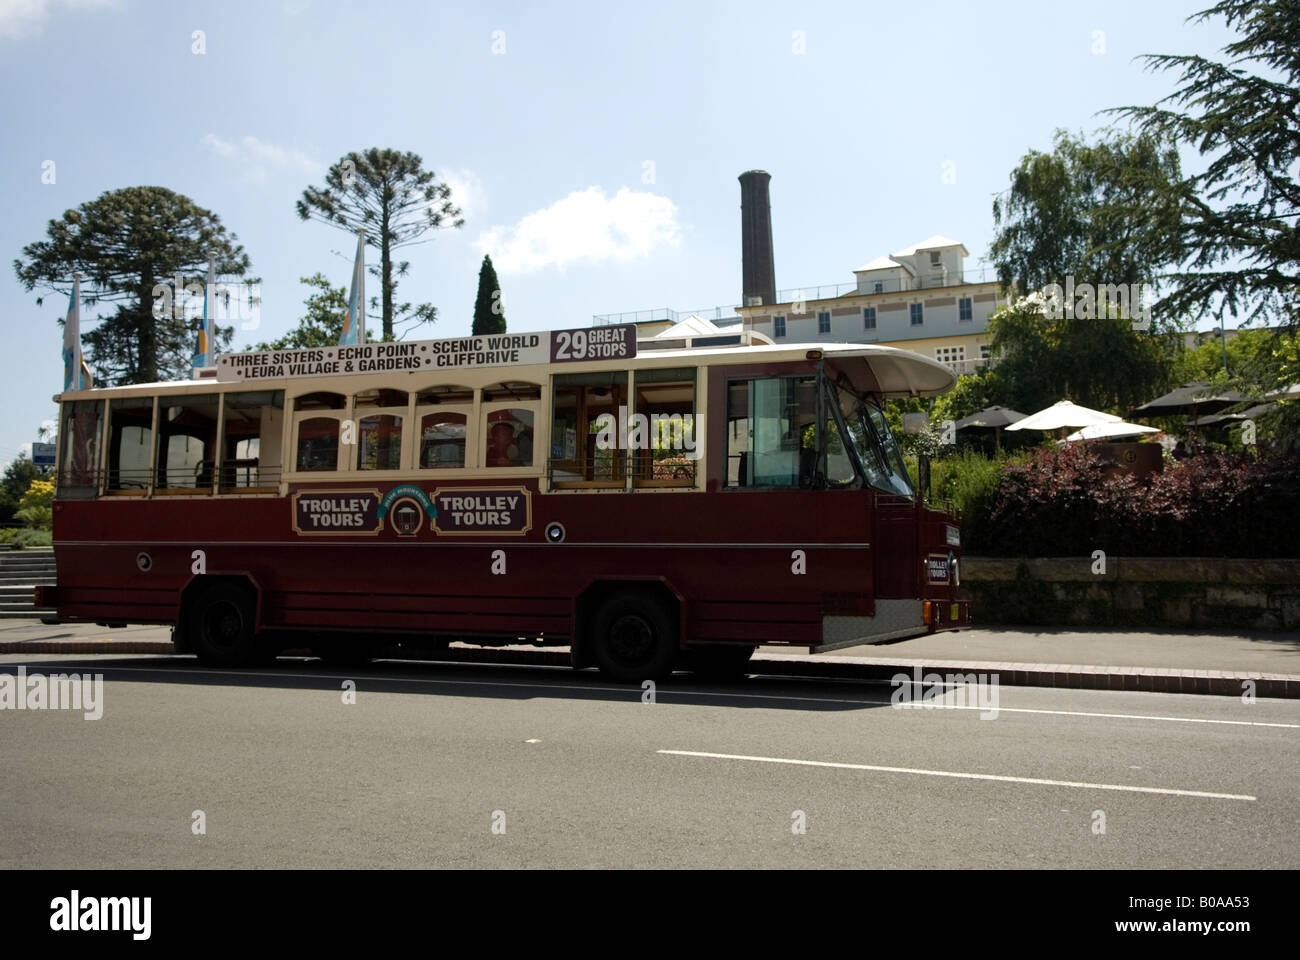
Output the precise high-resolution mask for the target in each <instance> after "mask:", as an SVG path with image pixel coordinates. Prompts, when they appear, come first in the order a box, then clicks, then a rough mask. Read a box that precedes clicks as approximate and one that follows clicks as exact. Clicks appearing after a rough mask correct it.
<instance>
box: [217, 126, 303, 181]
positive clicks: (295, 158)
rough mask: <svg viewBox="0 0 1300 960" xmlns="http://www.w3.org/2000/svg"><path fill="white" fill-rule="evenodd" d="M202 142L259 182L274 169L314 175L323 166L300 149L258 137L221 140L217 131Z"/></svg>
mask: <svg viewBox="0 0 1300 960" xmlns="http://www.w3.org/2000/svg"><path fill="white" fill-rule="evenodd" d="M200 142H201V143H202V144H203V145H204V146H205V147H207V148H208V149H209V150H211V151H212V152H213V153H215V154H216V155H217V156H219V157H221V158H222V159H225V160H229V161H231V163H233V164H235V165H237V166H240V167H241V168H243V171H244V173H245V174H247V176H248V177H249V179H251V180H255V181H257V182H259V183H260V182H262V181H264V180H266V177H267V174H268V172H270V171H272V170H275V171H280V170H289V171H291V172H295V173H303V174H307V175H308V176H312V175H315V174H316V173H318V172H320V170H321V169H322V166H323V165H322V164H320V163H317V162H316V161H315V160H313V159H312V158H311V157H309V156H307V155H306V154H305V153H303V152H302V151H301V150H294V149H291V148H289V147H277V146H276V145H275V144H273V143H267V142H266V141H265V140H259V139H257V137H251V136H250V137H241V138H240V139H239V140H237V141H236V140H222V139H221V138H220V137H218V136H217V135H216V134H215V133H208V134H205V135H204V136H203V139H202V140H201V141H200Z"/></svg>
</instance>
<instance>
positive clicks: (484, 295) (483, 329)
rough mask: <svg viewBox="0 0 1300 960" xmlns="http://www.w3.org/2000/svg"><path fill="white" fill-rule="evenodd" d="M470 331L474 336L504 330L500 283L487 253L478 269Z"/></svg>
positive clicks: (504, 313)
mask: <svg viewBox="0 0 1300 960" xmlns="http://www.w3.org/2000/svg"><path fill="white" fill-rule="evenodd" d="M471 332H472V333H473V334H474V335H475V336H478V335H479V334H483V333H505V332H506V310H505V307H504V306H503V305H502V303H501V284H500V283H499V282H498V281H497V271H496V268H495V267H494V266H492V258H491V257H490V256H488V255H487V254H484V255H483V265H482V266H481V267H479V269H478V296H477V297H476V298H475V299H474V326H473V329H472V330H471Z"/></svg>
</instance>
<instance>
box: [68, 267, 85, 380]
mask: <svg viewBox="0 0 1300 960" xmlns="http://www.w3.org/2000/svg"><path fill="white" fill-rule="evenodd" d="M82 366H83V360H82V357H81V274H80V273H79V272H75V271H74V272H73V274H72V295H71V297H69V299H68V314H67V316H66V317H65V318H64V321H63V389H64V390H85V389H86V375H85V374H84V373H83V372H82Z"/></svg>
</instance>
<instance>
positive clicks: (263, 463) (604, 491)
mask: <svg viewBox="0 0 1300 960" xmlns="http://www.w3.org/2000/svg"><path fill="white" fill-rule="evenodd" d="M719 340H721V341H723V342H721V343H719V342H718V341H719ZM638 348H639V349H638ZM218 362H219V366H218V370H217V376H215V377H200V378H199V379H196V380H190V381H184V382H174V383H155V384H142V385H136V386H125V387H112V388H104V389H92V390H86V391H74V392H65V393H63V394H61V395H60V396H58V397H56V400H58V401H59V402H60V403H61V426H60V431H59V452H58V461H59V462H58V465H57V478H58V480H57V489H56V495H55V501H54V549H55V555H56V558H57V567H58V583H57V586H54V587H46V588H40V589H41V591H42V595H41V596H40V597H38V601H39V602H40V603H42V605H48V606H52V607H55V608H56V609H57V616H58V620H59V621H60V622H79V621H81V622H94V623H99V624H103V625H109V626H115V625H122V624H129V623H138V624H168V625H171V626H172V627H173V628H174V630H173V637H174V640H175V643H176V647H177V650H178V651H181V652H192V653H194V654H196V655H197V656H198V658H199V659H200V660H201V661H203V662H205V663H209V664H221V665H239V664H245V663H250V662H256V661H257V660H259V659H262V658H269V657H273V656H274V655H275V654H276V653H277V652H279V651H280V650H284V649H299V648H304V647H306V648H311V649H312V650H313V651H315V652H316V653H318V654H319V655H320V656H322V657H324V658H326V659H336V660H339V661H348V660H357V659H364V658H365V657H366V656H367V655H368V654H370V653H372V652H374V651H375V650H377V649H379V644H381V643H382V644H383V645H385V647H388V648H391V646H392V645H394V644H396V645H398V646H400V647H401V648H402V650H403V655H406V653H405V651H408V650H409V651H410V652H411V655H412V656H419V655H420V654H421V653H422V652H428V651H433V652H434V653H435V654H436V651H437V650H438V649H439V648H441V647H445V645H446V644H447V643H449V642H451V641H455V640H459V641H464V642H469V643H475V644H482V645H501V644H510V643H518V642H520V638H527V641H526V642H533V643H536V644H541V645H550V644H556V645H568V646H569V647H570V649H571V651H572V662H573V664H574V666H575V667H586V666H597V667H599V668H600V669H601V671H602V672H603V673H604V674H606V675H607V676H609V677H612V678H615V679H618V680H624V681H640V680H643V679H647V678H655V677H662V676H664V675H666V674H667V673H669V672H670V671H672V670H673V669H675V668H679V667H684V668H688V669H695V670H698V671H701V672H713V673H726V672H736V671H740V670H741V669H743V667H744V664H745V663H746V661H747V660H748V659H749V657H750V655H751V653H752V652H753V650H754V648H755V646H756V645H759V644H775V645H788V646H795V647H805V648H808V649H809V650H810V651H813V652H817V651H827V650H834V649H837V648H842V647H846V646H849V645H853V644H863V643H873V642H880V641H885V640H897V639H903V638H908V637H914V636H919V635H922V634H926V633H932V632H934V631H936V630H947V629H954V628H959V627H964V626H969V625H970V609H969V606H968V604H967V602H965V601H963V600H961V599H960V597H959V585H960V577H959V559H960V557H959V555H960V536H959V533H958V528H957V524H956V522H955V520H954V518H952V517H951V516H948V515H947V514H945V513H943V512H941V511H938V510H936V509H933V508H931V507H929V506H927V505H926V504H924V503H923V502H922V500H921V498H920V497H918V496H917V495H916V492H915V491H914V490H913V488H912V485H911V482H910V480H909V479H908V474H907V470H906V468H905V465H904V462H903V458H902V456H901V455H900V453H899V450H898V446H897V444H896V442H895V440H894V438H893V436H892V435H891V434H890V431H889V428H888V426H887V425H886V422H885V418H884V416H883V415H882V413H881V411H880V407H879V403H880V401H881V399H882V398H884V397H889V396H934V395H936V394H940V393H943V392H944V391H946V390H948V389H950V388H951V386H952V384H953V383H954V381H955V377H954V375H953V373H952V372H951V371H950V370H949V368H947V367H946V366H944V365H942V364H940V363H938V362H936V361H933V360H930V359H928V358H926V357H922V356H920V355H918V354H915V353H911V352H908V351H904V350H898V349H893V348H890V347H883V346H874V345H854V344H809V345H773V344H753V343H751V342H750V336H749V335H748V334H740V335H738V336H732V337H729V338H713V340H712V341H711V342H710V343H709V344H708V345H701V344H700V343H699V341H696V342H695V343H691V342H690V341H681V342H672V341H669V342H663V341H659V340H656V341H641V342H640V343H639V344H638V343H637V341H636V340H635V332H634V328H632V327H631V326H627V327H611V328H594V329H591V330H578V331H552V332H548V333H541V334H515V335H503V336H501V337H468V338H462V339H451V340H434V341H416V342H403V343H395V344H379V343H376V344H366V345H363V346H360V347H332V348H324V349H320V350H297V351H279V352H266V353H260V354H230V355H224V356H222V357H220V358H219V361H218Z"/></svg>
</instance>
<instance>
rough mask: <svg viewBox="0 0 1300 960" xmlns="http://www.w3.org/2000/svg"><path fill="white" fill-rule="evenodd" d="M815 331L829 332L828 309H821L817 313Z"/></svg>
mask: <svg viewBox="0 0 1300 960" xmlns="http://www.w3.org/2000/svg"><path fill="white" fill-rule="evenodd" d="M817 332H818V333H830V332H831V314H830V311H829V310H823V311H821V312H820V313H818V314H817Z"/></svg>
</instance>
